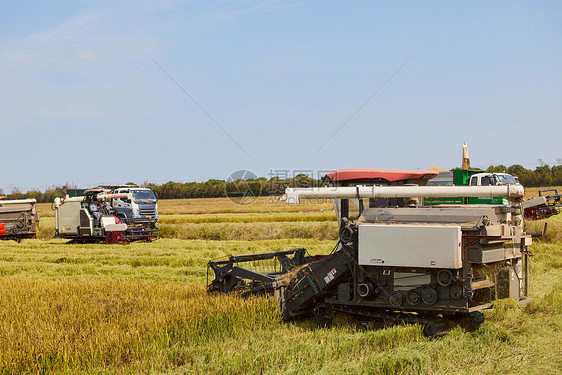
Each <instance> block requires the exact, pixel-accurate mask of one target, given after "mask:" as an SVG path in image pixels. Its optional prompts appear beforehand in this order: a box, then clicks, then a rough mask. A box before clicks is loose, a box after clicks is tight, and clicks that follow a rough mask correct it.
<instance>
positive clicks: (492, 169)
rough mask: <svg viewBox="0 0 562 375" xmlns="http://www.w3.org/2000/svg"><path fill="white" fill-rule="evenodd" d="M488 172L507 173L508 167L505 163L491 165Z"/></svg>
mask: <svg viewBox="0 0 562 375" xmlns="http://www.w3.org/2000/svg"><path fill="white" fill-rule="evenodd" d="M486 172H489V173H507V167H506V166H505V165H501V164H500V165H490V166H489V167H488V169H486Z"/></svg>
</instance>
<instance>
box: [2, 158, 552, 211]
mask: <svg viewBox="0 0 562 375" xmlns="http://www.w3.org/2000/svg"><path fill="white" fill-rule="evenodd" d="M483 172H495V173H509V174H511V175H513V176H516V177H517V178H518V179H519V182H521V184H522V185H523V186H525V187H547V186H562V165H555V166H552V167H550V166H548V165H546V164H544V165H541V166H538V167H537V168H535V170H530V169H526V168H524V167H523V166H521V165H519V164H515V165H512V166H510V167H506V166H505V165H491V166H489V167H488V168H487V169H486V170H485V171H483ZM322 184H324V182H323V181H322V180H319V179H314V178H312V177H310V176H307V175H305V174H299V175H297V176H295V177H292V178H285V179H281V178H279V177H272V178H270V179H267V178H265V177H261V178H257V179H248V180H237V181H228V180H217V179H210V180H208V181H204V182H173V181H169V182H166V183H164V184H155V183H149V182H145V183H142V184H140V185H139V186H141V187H146V188H149V189H151V190H152V191H153V192H154V193H155V194H156V196H157V197H158V198H159V199H186V198H221V197H227V196H230V197H236V196H242V195H244V194H248V192H251V194H253V195H255V196H271V195H280V194H283V192H284V191H285V188H287V187H289V186H291V187H312V186H322ZM70 188H72V187H70V186H62V187H57V186H54V187H51V188H48V189H46V190H45V191H44V192H41V191H39V190H30V191H28V192H25V193H24V192H21V191H20V190H19V189H17V188H14V189H12V191H11V192H10V193H4V192H3V191H2V189H0V196H2V195H6V196H7V199H24V198H35V199H36V200H37V202H39V203H51V202H53V201H54V199H55V198H56V197H63V196H64V195H66V191H67V189H70Z"/></svg>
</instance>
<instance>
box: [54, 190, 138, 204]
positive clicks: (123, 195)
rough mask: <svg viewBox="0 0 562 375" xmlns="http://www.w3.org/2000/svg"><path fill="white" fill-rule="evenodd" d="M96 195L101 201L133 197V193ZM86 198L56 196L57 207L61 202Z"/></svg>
mask: <svg viewBox="0 0 562 375" xmlns="http://www.w3.org/2000/svg"><path fill="white" fill-rule="evenodd" d="M96 197H97V198H98V199H99V200H100V201H107V200H110V199H116V198H127V199H133V193H119V194H110V193H99V194H98V195H96ZM85 198H86V197H85V196H79V197H69V196H66V197H64V198H58V197H57V198H55V207H59V206H60V205H61V204H64V203H65V202H82V201H83V200H84V199H85Z"/></svg>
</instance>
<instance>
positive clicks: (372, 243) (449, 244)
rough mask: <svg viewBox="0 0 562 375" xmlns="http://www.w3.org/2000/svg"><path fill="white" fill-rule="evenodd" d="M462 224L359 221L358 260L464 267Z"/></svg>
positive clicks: (375, 262)
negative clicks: (391, 223)
mask: <svg viewBox="0 0 562 375" xmlns="http://www.w3.org/2000/svg"><path fill="white" fill-rule="evenodd" d="M461 243H462V233H461V227H460V226H434V225H405V224H404V225H400V224H396V225H386V224H360V225H359V264H360V265H381V266H383V265H384V266H391V267H392V266H394V267H397V266H400V267H420V268H450V269H458V268H461V267H462V259H461Z"/></svg>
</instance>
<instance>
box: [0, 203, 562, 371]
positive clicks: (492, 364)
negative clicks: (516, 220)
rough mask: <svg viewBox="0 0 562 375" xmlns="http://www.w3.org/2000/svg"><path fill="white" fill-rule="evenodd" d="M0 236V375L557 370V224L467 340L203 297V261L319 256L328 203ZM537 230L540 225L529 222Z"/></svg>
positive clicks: (191, 211)
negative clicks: (329, 322) (107, 239)
mask: <svg viewBox="0 0 562 375" xmlns="http://www.w3.org/2000/svg"><path fill="white" fill-rule="evenodd" d="M39 209H40V213H41V225H40V231H39V238H38V239H33V240H24V241H22V242H21V243H16V242H13V241H0V374H20V373H41V374H48V373H57V374H59V373H63V374H106V373H107V374H113V373H120V374H121V373H122V374H138V373H150V374H160V373H163V374H200V373H210V374H285V373H288V374H308V373H321V374H334V373H336V374H337V373H348V374H372V373H381V374H420V373H430V374H466V373H469V374H482V373H483V374H496V373H525V374H527V373H531V374H532V373H536V374H556V373H560V371H561V370H562V345H560V343H561V342H562V215H559V216H557V217H552V218H550V219H548V220H547V221H548V232H547V236H546V237H545V239H544V240H540V241H536V242H535V243H534V244H533V245H532V248H531V250H532V252H533V255H534V256H533V257H532V259H531V261H532V267H531V296H532V297H533V298H534V302H532V303H531V304H530V305H529V306H527V307H526V308H525V309H521V308H520V307H519V305H518V304H516V303H513V301H511V300H501V301H498V302H497V303H496V304H495V306H494V308H493V309H490V310H488V311H486V312H485V316H486V321H485V323H484V324H483V325H482V326H480V328H479V329H478V330H476V331H474V332H468V331H466V330H464V329H463V328H461V327H453V329H452V330H451V332H450V333H449V334H448V335H447V336H445V337H443V338H440V339H435V340H431V339H428V338H426V337H424V336H423V335H422V330H421V327H419V326H411V325H410V326H396V327H393V328H390V329H386V330H371V329H368V328H369V327H366V328H367V329H365V327H360V328H359V327H356V326H355V325H353V324H345V321H344V319H342V322H341V324H338V325H336V326H335V327H334V328H331V329H319V328H317V327H316V324H315V323H314V322H313V321H312V320H305V321H298V322H293V323H281V322H280V321H279V318H278V315H277V308H276V306H275V303H274V302H273V301H271V300H269V299H266V298H251V299H247V300H242V299H237V298H232V297H225V296H208V295H207V294H206V291H205V285H206V282H207V269H206V264H207V262H208V260H210V259H212V258H217V257H222V256H226V255H229V254H247V253H259V252H267V251H276V250H288V249H293V248H298V247H305V248H307V249H308V250H309V252H310V253H312V254H322V253H327V252H330V251H331V250H332V248H333V246H334V245H335V241H334V240H335V238H336V237H337V224H336V223H335V214H334V212H333V210H332V207H331V204H330V203H329V202H328V203H324V204H316V203H314V202H312V203H309V204H303V205H298V206H285V205H283V204H281V203H278V202H275V201H269V200H268V198H260V199H259V200H258V201H257V202H256V203H255V204H253V205H248V206H237V205H235V204H233V203H231V202H230V201H229V200H227V199H192V200H163V201H160V215H161V216H160V217H161V224H160V228H161V229H162V232H161V234H162V238H160V239H158V240H157V241H155V242H152V243H146V242H139V243H132V244H127V245H93V244H86V245H77V244H66V243H65V241H62V240H60V239H54V238H52V236H53V233H54V212H53V211H51V209H50V205H48V204H44V205H40V207H39ZM540 228H542V221H538V222H535V223H532V224H530V229H531V230H539V229H540Z"/></svg>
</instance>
